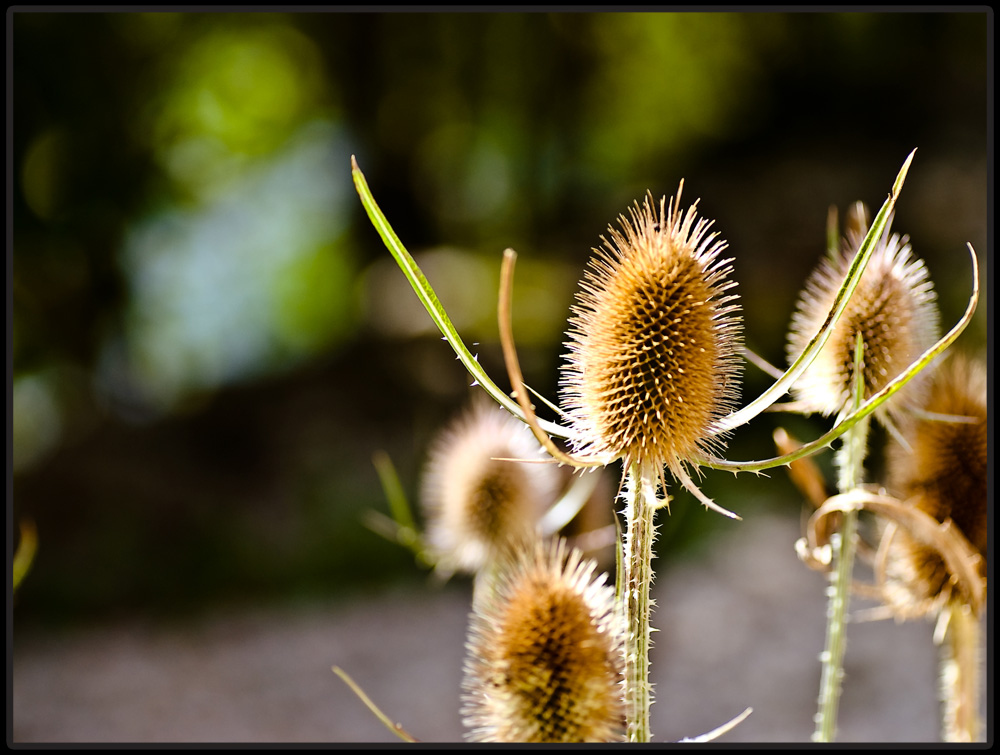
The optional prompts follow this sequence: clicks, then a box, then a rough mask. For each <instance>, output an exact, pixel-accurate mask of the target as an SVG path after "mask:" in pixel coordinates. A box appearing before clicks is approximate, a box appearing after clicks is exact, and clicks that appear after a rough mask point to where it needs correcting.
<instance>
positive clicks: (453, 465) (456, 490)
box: [421, 402, 560, 573]
mask: <svg viewBox="0 0 1000 755" xmlns="http://www.w3.org/2000/svg"><path fill="white" fill-rule="evenodd" d="M542 458H544V455H543V452H542V450H541V447H540V446H539V445H538V442H537V441H536V440H535V438H534V437H533V436H532V434H531V431H530V430H529V429H528V428H527V427H526V426H525V425H524V424H523V423H521V422H519V421H518V420H516V419H515V418H514V417H512V416H511V415H510V414H508V413H507V412H506V411H504V410H503V409H501V408H500V407H498V406H496V405H495V404H491V403H487V402H476V403H474V404H473V405H472V406H471V407H470V408H469V409H467V410H466V411H464V412H463V413H462V414H461V415H459V416H458V417H457V418H456V419H455V420H453V421H452V422H451V423H450V424H449V425H448V426H447V427H446V428H445V429H444V430H442V431H441V433H440V434H439V435H438V436H437V438H436V439H435V441H434V443H433V444H432V447H431V451H430V454H429V457H428V461H427V464H426V467H425V470H424V474H423V481H422V489H421V502H422V504H423V510H424V513H425V516H426V520H427V527H426V537H427V541H428V545H429V546H430V549H431V551H432V555H433V556H434V558H435V559H436V560H437V562H438V563H439V565H441V566H442V567H444V568H446V569H454V570H459V571H465V572H470V573H471V572H475V571H477V570H479V569H480V568H482V567H483V566H484V565H485V564H486V563H487V562H489V561H491V560H493V559H495V558H496V557H497V556H498V554H499V553H500V552H502V551H503V550H504V549H505V548H507V547H510V546H511V544H516V543H519V542H521V541H523V540H525V539H531V538H532V537H533V536H534V533H535V528H536V525H537V523H538V520H539V518H540V517H541V516H542V514H543V513H544V512H545V510H546V508H547V507H548V506H549V505H550V504H551V503H552V501H553V500H554V498H555V495H556V493H557V491H558V486H559V484H560V476H559V473H558V470H557V468H556V467H555V466H554V465H550V464H542V463H532V464H526V463H519V462H517V461H509V460H510V459H524V460H536V461H537V460H540V459H542Z"/></svg>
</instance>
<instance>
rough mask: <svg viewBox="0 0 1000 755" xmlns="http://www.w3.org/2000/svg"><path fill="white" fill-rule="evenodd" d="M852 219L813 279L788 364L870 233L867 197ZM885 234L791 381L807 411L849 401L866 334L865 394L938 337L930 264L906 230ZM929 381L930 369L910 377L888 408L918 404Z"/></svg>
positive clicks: (883, 414) (797, 317)
mask: <svg viewBox="0 0 1000 755" xmlns="http://www.w3.org/2000/svg"><path fill="white" fill-rule="evenodd" d="M852 213H853V214H852V217H851V218H850V219H849V223H848V230H847V234H846V236H845V238H844V240H843V243H842V247H841V249H840V251H839V252H838V251H836V250H834V251H832V253H831V254H830V255H829V256H827V257H826V258H825V259H824V260H823V261H822V262H821V263H820V265H819V267H817V268H816V270H815V271H814V272H813V274H812V276H811V277H810V278H809V280H808V281H807V283H806V286H805V289H804V290H803V292H802V294H801V296H800V298H799V302H798V306H797V307H796V311H795V314H794V315H793V317H792V325H791V329H790V332H789V335H788V346H787V352H788V357H789V364H791V363H792V362H794V360H795V359H796V358H797V357H798V356H799V355H800V354H801V353H802V352H803V350H804V349H805V347H806V344H807V343H808V342H809V340H810V339H811V338H812V337H813V336H814V335H815V334H816V333H817V332H818V331H819V330H820V328H821V326H822V325H823V321H824V319H825V318H826V315H827V312H829V310H830V308H831V306H832V305H833V301H834V298H835V297H836V295H837V291H838V289H839V288H840V285H841V283H842V281H843V279H844V276H845V275H846V274H847V270H848V268H849V267H850V264H851V261H852V259H853V258H854V255H855V253H856V252H857V250H858V249H859V248H860V246H861V243H862V241H863V240H864V237H865V234H866V233H867V226H868V221H867V210H866V209H865V207H864V205H863V204H861V203H860V202H859V203H858V204H857V205H855V207H854V208H853V211H852ZM891 225H892V219H891V218H890V219H889V223H888V224H887V226H886V231H885V234H884V235H883V236H882V239H880V240H879V242H878V244H877V246H876V248H875V249H874V251H873V252H872V255H871V258H870V259H869V261H868V265H867V267H866V268H865V271H864V273H863V274H862V276H861V280H860V282H859V283H858V286H857V288H856V289H855V291H854V294H853V295H852V296H851V299H850V301H848V303H847V307H846V308H845V309H844V312H843V314H842V315H841V317H840V320H838V322H837V325H836V327H835V328H834V331H833V333H832V334H831V335H830V338H829V340H828V341H827V342H826V344H825V345H824V347H823V349H822V350H821V351H820V353H819V355H818V356H817V357H816V359H815V360H814V361H813V362H812V364H811V365H810V366H809V367H808V368H807V369H806V371H805V372H804V373H803V374H802V376H801V377H800V378H799V379H798V381H796V383H795V385H794V386H793V387H792V393H793V394H794V396H795V397H796V399H798V401H799V402H800V403H801V404H802V405H803V407H804V408H805V409H806V410H808V411H815V412H820V413H821V414H823V415H824V416H829V415H832V414H838V413H840V412H842V411H844V410H845V408H847V407H848V405H849V403H850V400H851V396H852V387H853V386H854V361H855V360H854V352H855V342H856V338H857V334H858V333H860V334H861V340H862V346H863V348H864V354H863V373H862V376H861V377H862V380H863V387H864V398H866V399H867V398H869V397H871V396H872V395H873V394H874V393H876V392H878V391H879V390H880V389H881V388H882V387H883V386H885V385H886V384H887V383H888V382H890V381H891V380H892V379H893V378H895V377H896V376H897V375H899V374H900V373H901V372H903V370H905V369H906V368H907V367H908V366H909V365H910V363H911V362H913V361H914V360H915V359H916V358H917V357H919V356H920V354H922V353H923V352H924V350H926V349H927V348H928V347H930V346H931V345H932V344H933V343H934V342H935V341H936V340H937V332H938V313H937V307H936V303H935V302H936V295H935V293H934V288H933V284H932V283H931V281H930V279H929V277H928V273H927V268H926V267H925V266H924V263H923V262H922V261H921V260H919V259H917V258H915V257H914V256H913V250H912V248H911V247H910V244H909V241H908V239H907V237H906V236H902V237H900V236H899V235H898V234H892V235H891V236H890V235H889V228H890V227H891ZM925 384H926V381H925V379H924V377H923V373H921V374H920V375H918V376H917V377H915V378H914V379H913V380H911V381H910V382H909V383H907V385H906V386H905V387H904V388H903V389H901V390H900V391H899V392H898V393H896V394H895V395H894V396H893V397H892V398H891V399H890V400H889V401H887V402H886V404H885V405H884V409H885V411H883V407H880V409H879V412H878V416H879V417H880V418H881V419H886V418H887V416H888V415H887V412H892V413H893V414H898V410H899V409H900V408H902V407H904V406H908V405H909V406H912V405H916V404H919V402H920V397H921V395H922V388H923V386H924V385H925Z"/></svg>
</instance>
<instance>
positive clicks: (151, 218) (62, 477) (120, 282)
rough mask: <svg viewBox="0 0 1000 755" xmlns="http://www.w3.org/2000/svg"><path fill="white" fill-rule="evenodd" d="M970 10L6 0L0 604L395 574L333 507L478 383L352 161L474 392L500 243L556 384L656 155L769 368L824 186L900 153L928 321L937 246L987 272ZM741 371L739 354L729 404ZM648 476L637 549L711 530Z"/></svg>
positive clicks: (31, 606) (123, 607)
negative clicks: (607, 242)
mask: <svg viewBox="0 0 1000 755" xmlns="http://www.w3.org/2000/svg"><path fill="white" fill-rule="evenodd" d="M987 22H988V19H987V16H986V14H985V13H983V12H975V13H960V12H952V13H904V12H901V13H878V14H873V13H838V14H829V13H787V14H786V13H745V14H722V13H704V14H703V13H697V14H689V13H643V14H617V13H557V14H548V13H531V14H520V13H447V14H439V13H412V14H411V13H408V14H403V13H381V14H380V13H370V14H349V13H337V12H330V13H313V14H287V15H286V14H271V13H249V12H245V13H233V14H214V13H204V14H201V13H198V14H194V13H192V14H188V13H179V14H177V13H156V14H137V13H115V14H109V13H34V12H16V13H10V12H9V13H8V16H7V23H8V39H9V40H10V43H11V44H10V47H9V49H10V53H9V62H11V63H12V67H11V68H10V69H9V71H10V73H9V77H10V80H11V81H12V87H11V89H10V90H9V91H10V92H11V96H10V98H9V101H10V102H11V104H12V106H13V107H12V111H13V117H12V120H9V123H8V134H9V139H8V145H9V150H10V154H11V156H12V160H11V161H10V163H9V166H10V167H9V169H8V171H9V173H8V175H9V178H8V189H9V190H8V197H9V199H8V208H9V209H8V212H9V213H10V214H11V215H12V217H13V223H12V225H11V226H10V231H9V232H8V240H9V241H8V245H9V248H10V249H12V250H13V253H12V273H13V274H12V275H8V276H7V280H8V302H11V301H12V302H13V303H12V306H11V305H10V304H8V311H9V313H10V315H11V316H10V317H9V318H8V353H9V354H10V355H11V356H10V357H9V358H10V359H11V361H10V362H8V375H9V376H10V377H9V380H12V383H9V386H10V395H11V397H12V399H11V400H12V409H11V410H9V412H8V418H9V422H8V424H9V425H10V426H11V436H9V438H10V440H9V441H8V449H9V457H8V458H9V463H10V462H12V466H8V469H9V470H10V469H12V470H13V471H12V472H10V471H9V472H8V481H9V482H8V491H9V493H8V532H10V533H12V534H11V536H10V538H9V539H8V543H9V547H10V545H16V543H17V537H16V534H14V533H16V528H17V524H18V523H19V522H20V521H22V520H25V519H28V520H31V521H33V522H34V523H35V525H36V527H37V530H38V533H39V550H38V552H37V556H36V559H35V562H34V564H33V566H32V570H31V572H30V573H29V574H28V576H27V578H26V580H25V582H24V584H23V586H22V587H21V588H20V590H19V591H18V593H17V596H16V604H15V610H14V619H15V625H16V626H18V625H21V624H22V623H24V622H36V623H38V622H41V623H46V624H60V625H66V624H79V623H80V622H94V621H102V620H107V619H109V618H111V617H116V616H121V615H134V614H143V615H151V616H158V617H169V616H178V615H179V616H184V615H189V614H191V613H195V612H201V611H204V610H206V609H208V608H212V607H217V606H219V605H221V604H223V603H230V602H237V603H253V604H255V605H261V604H267V603H272V602H279V601H280V602H287V601H298V600H303V601H308V600H314V599H318V598H321V599H330V598H331V597H334V598H336V597H337V596H341V595H347V594H356V593H360V592H368V591H371V590H373V589H375V588H378V587H380V586H385V585H387V584H388V583H395V582H399V581H405V580H414V579H424V576H423V572H422V571H421V570H420V568H419V567H418V566H416V565H415V563H414V560H413V557H412V555H411V554H409V553H408V552H407V551H405V550H404V549H402V548H400V547H398V546H396V545H394V544H392V543H389V542H387V541H386V540H385V539H383V538H381V537H379V536H378V535H376V534H374V533H373V532H371V531H370V530H369V529H367V528H365V527H364V525H363V524H362V514H363V512H365V511H366V510H370V509H375V510H379V511H383V512H385V511H387V505H386V501H385V496H384V495H383V492H382V490H381V487H380V485H379V481H378V476H377V475H376V472H375V468H374V466H373V464H372V455H373V453H375V452H376V451H379V450H384V451H386V452H387V453H388V454H389V456H390V457H391V459H392V460H393V462H394V464H395V466H396V468H397V470H398V472H399V475H400V478H401V480H402V482H403V485H404V488H405V489H406V491H407V493H408V495H409V496H410V498H411V500H414V499H415V496H416V490H417V485H418V480H419V473H420V466H421V464H422V463H423V460H424V458H425V453H426V451H427V447H428V444H429V442H430V440H431V439H432V437H433V435H434V433H435V432H436V431H437V430H438V428H440V427H441V425H442V423H443V422H445V421H446V420H447V419H448V418H449V417H451V416H452V415H453V414H454V412H455V411H457V410H458V409H459V408H460V407H461V406H462V405H464V404H465V403H466V402H467V401H468V399H469V398H470V397H471V395H472V394H473V393H474V391H473V390H471V389H469V388H468V383H469V379H468V377H467V375H466V374H465V373H464V370H463V369H462V368H461V366H460V365H459V364H458V363H457V362H455V361H454V358H453V355H452V354H451V352H450V351H449V349H448V347H447V345H446V344H444V343H442V341H441V340H440V336H439V334H437V333H436V332H435V331H433V329H432V326H431V324H430V320H429V318H428V317H427V316H426V314H424V313H423V311H422V310H421V309H420V307H419V304H418V303H417V302H416V298H415V297H414V296H413V294H412V291H410V289H409V287H408V285H407V284H406V282H405V280H404V279H403V277H402V274H401V273H399V271H398V270H396V269H395V267H394V265H393V263H392V260H391V258H390V257H389V254H388V252H387V251H386V250H385V248H384V246H383V245H382V243H381V241H380V239H379V238H378V235H377V234H376V232H375V231H374V229H373V228H372V226H371V225H370V223H369V222H368V220H367V218H366V216H365V214H364V211H363V209H362V207H361V205H360V202H359V201H358V199H357V195H356V194H355V192H354V189H353V186H352V182H351V173H350V156H351V155H352V154H355V155H357V158H358V161H359V164H360V166H361V168H362V170H363V171H364V172H365V175H366V177H367V179H368V182H369V185H370V187H371V189H372V191H373V193H374V195H375V198H376V199H377V201H378V202H379V203H380V205H381V207H382V209H383V210H384V211H385V213H386V215H387V216H388V218H389V220H390V221H391V222H392V223H393V224H394V227H395V229H396V231H397V233H398V234H399V236H400V238H401V239H402V241H403V242H404V244H406V245H407V247H408V248H409V249H410V251H411V252H413V253H414V254H416V255H418V259H419V260H420V261H422V262H423V263H424V264H425V266H426V267H425V269H426V272H427V275H428V278H429V279H430V281H431V283H432V284H433V285H434V286H435V287H436V288H437V289H438V293H439V295H440V297H441V299H442V301H443V303H444V305H445V307H446V308H447V309H448V310H449V313H450V314H451V316H452V318H453V320H454V321H455V323H456V325H457V326H458V328H459V330H460V332H461V333H462V335H463V337H464V338H465V340H466V342H467V343H470V344H471V343H475V344H476V346H475V347H474V348H475V349H476V350H477V352H478V354H479V358H480V362H481V363H482V364H483V365H484V366H485V368H486V369H487V371H488V372H489V373H490V374H491V375H492V376H494V379H495V380H496V381H497V382H498V384H499V385H501V386H506V379H505V373H504V371H503V366H502V362H501V359H500V350H499V345H498V343H497V337H496V325H495V312H494V306H495V297H496V280H497V277H498V269H499V262H500V255H501V252H502V250H503V249H504V248H506V247H508V246H512V247H514V248H515V249H517V250H518V252H519V254H520V258H519V266H518V277H517V280H516V282H515V287H516V291H517V293H516V301H515V307H516V310H515V312H516V317H517V322H516V325H515V326H516V329H517V334H518V339H519V350H520V354H521V359H522V366H523V368H524V371H525V376H526V379H527V381H528V382H529V383H530V384H531V385H533V386H534V387H535V388H537V389H539V390H540V391H541V392H542V393H543V394H544V395H547V396H549V397H551V398H554V397H555V396H556V390H557V379H558V368H559V365H560V363H561V362H560V359H561V354H562V352H563V347H562V345H561V341H562V339H563V331H564V329H565V320H566V317H567V315H568V308H569V305H570V303H571V301H572V296H573V293H574V291H575V288H576V282H577V280H578V279H579V277H580V275H581V273H582V270H583V268H584V266H585V264H586V261H587V259H588V256H589V254H590V250H591V248H592V247H594V246H596V245H598V244H599V243H600V240H599V236H600V235H601V234H602V233H604V232H605V229H606V228H607V226H608V224H609V223H611V222H612V221H613V220H614V219H615V218H616V217H617V216H618V214H619V213H622V212H625V211H626V210H627V208H628V206H629V205H630V204H631V203H632V202H633V201H634V200H636V199H641V197H642V196H643V194H644V193H645V192H646V191H647V190H649V191H651V192H652V193H653V194H654V195H655V196H660V195H663V194H668V195H671V194H673V193H674V192H675V191H676V188H677V184H678V181H679V180H680V179H682V178H683V179H684V181H685V184H684V197H685V199H686V200H694V199H696V198H699V197H700V198H701V203H700V211H701V212H702V213H703V214H704V215H705V216H707V217H709V218H713V219H714V220H715V229H716V230H718V231H719V232H720V233H721V234H722V236H723V237H724V238H725V239H727V240H728V242H729V245H730V248H729V251H728V252H727V254H729V255H731V256H732V257H733V258H734V260H735V261H734V274H733V277H734V278H735V279H736V280H737V281H738V282H739V286H738V289H737V290H738V293H739V294H740V295H741V298H742V306H743V312H744V318H745V337H746V341H747V344H748V346H750V347H751V348H753V349H754V350H755V351H756V352H757V353H759V354H761V355H762V356H764V357H765V358H766V359H768V360H770V361H771V362H772V363H780V362H782V360H783V344H784V339H785V332H786V329H787V325H788V322H789V319H790V316H791V312H792V310H793V307H794V303H795V300H796V297H797V295H798V292H799V290H800V288H801V286H802V284H803V282H804V281H805V279H806V277H807V276H808V274H809V273H810V271H811V270H812V268H813V267H814V265H815V264H816V263H817V262H818V260H819V259H820V256H821V255H822V253H823V251H824V248H825V232H826V228H825V226H826V218H827V212H828V209H829V207H830V206H831V205H832V206H836V207H837V208H839V209H840V211H841V212H844V211H845V210H846V208H847V207H848V206H849V205H850V203H852V202H855V201H858V200H862V201H864V202H866V203H868V204H869V206H870V207H871V208H872V210H873V211H874V210H876V209H877V208H878V207H879V206H880V204H881V203H882V201H883V200H884V199H885V197H886V194H887V192H888V190H889V188H890V186H891V184H892V181H893V179H894V177H895V176H896V173H897V171H898V169H899V167H900V166H901V165H902V163H903V161H904V159H905V157H906V155H907V154H908V153H909V152H910V151H911V150H912V149H914V148H918V151H917V154H916V157H915V159H914V162H913V165H912V167H911V170H910V174H909V177H908V179H907V182H906V185H905V187H904V189H903V193H902V196H901V198H900V200H899V203H898V205H897V213H896V220H895V224H894V229H895V230H898V231H900V232H902V233H906V234H908V235H909V236H910V237H911V239H912V242H913V246H914V250H915V253H916V254H917V256H919V257H921V258H922V259H924V260H925V261H926V263H927V265H928V267H929V270H930V274H931V278H932V279H933V281H934V284H935V287H936V289H937V291H938V293H939V296H940V311H941V319H942V329H946V328H948V327H950V326H951V324H952V323H954V322H955V321H956V320H957V319H958V317H959V316H960V315H961V312H962V311H963V309H964V307H965V304H966V301H967V297H968V294H969V291H970V281H971V274H970V264H969V260H968V253H967V251H966V250H965V245H966V243H967V242H970V243H971V244H973V245H974V247H975V249H976V251H977V254H978V257H979V264H980V272H981V275H982V279H983V281H987V280H989V279H990V277H989V276H990V262H991V258H989V257H988V255H987V227H988V226H987V197H988V196H989V192H988V189H991V188H992V184H991V183H988V163H987V154H988V150H987V146H988V138H987V135H988V134H990V135H991V133H992V132H991V131H988V128H987V127H988V121H987V118H988V116H991V115H992V110H991V108H992V100H991V99H990V98H989V97H988V95H990V94H991V91H992V90H991V89H990V88H989V85H990V83H991V82H990V81H989V79H988V75H987V71H988V54H991V53H992V50H991V48H989V49H988V45H987V32H988V26H987ZM990 22H991V19H990ZM989 31H990V33H992V29H991V28H990V29H989ZM990 126H991V124H990ZM8 264H9V265H11V263H10V262H9V263H8ZM988 305H989V302H988V292H987V291H986V290H985V285H984V291H983V294H982V298H981V301H980V306H979V309H978V311H977V314H976V316H975V319H974V321H973V323H972V324H971V325H970V327H969V328H968V330H967V331H966V332H965V333H964V334H963V336H962V337H961V340H960V342H959V347H960V348H963V349H965V350H968V351H972V352H973V353H977V354H979V355H985V344H986V332H987V327H986V323H987V321H988V320H987V307H988ZM767 384H768V379H767V378H765V377H764V376H763V375H762V373H761V372H760V371H759V370H757V369H756V368H753V367H748V368H747V369H746V372H745V380H744V400H747V399H749V398H752V397H753V396H754V395H756V394H757V393H758V392H759V391H760V390H761V389H763V388H764V387H766V385H767ZM779 421H780V422H781V423H782V424H785V425H787V426H788V427H790V428H792V429H793V430H794V431H795V432H796V433H798V434H799V435H800V436H801V437H803V438H809V437H814V436H815V435H818V434H819V433H820V432H821V431H822V429H823V427H824V425H823V423H822V422H816V421H812V420H809V421H807V420H803V419H789V420H785V419H784V418H781V419H780V420H779V418H778V415H764V416H763V417H761V418H759V419H758V420H756V421H755V422H754V423H753V424H752V425H751V427H750V428H747V429H746V430H744V431H740V432H738V433H736V435H735V436H734V437H733V438H732V441H731V444H730V452H729V456H730V458H734V459H750V458H764V457H769V456H772V455H774V451H773V446H772V444H771V441H770V434H771V432H772V430H773V429H774V427H775V426H776V424H778V422H779ZM877 437H878V436H877V435H876V439H877ZM828 456H829V454H825V455H824V456H823V457H821V458H820V461H821V463H822V464H823V465H825V466H826V467H828V466H829V459H828ZM877 473H878V454H877V452H876V453H875V455H874V457H873V461H872V472H871V474H872V476H873V477H875V476H877ZM616 474H617V470H614V471H612V472H611V476H612V477H614V476H615V475H616ZM614 482H616V480H613V481H612V483H614ZM702 486H703V489H704V490H705V491H706V492H707V493H709V494H710V495H712V496H714V497H715V498H716V499H717V500H718V501H719V502H720V503H721V504H722V505H723V506H725V507H727V508H729V509H732V510H734V511H736V512H737V513H739V514H740V515H742V516H743V517H744V518H750V517H753V516H754V515H755V512H763V511H765V510H766V511H769V512H778V513H781V514H786V515H787V516H788V517H792V518H798V517H799V516H800V515H801V512H802V508H803V504H802V501H801V497H800V496H799V495H798V494H797V493H796V492H795V491H794V489H793V488H792V487H791V486H790V485H789V483H788V482H787V480H786V475H785V473H784V471H783V470H775V471H774V472H773V473H772V474H771V477H770V478H769V479H768V478H757V477H754V476H741V477H740V478H738V479H735V480H734V478H733V477H732V476H731V475H723V474H719V473H713V472H710V471H709V472H708V473H707V475H706V477H705V478H704V480H703V481H702ZM612 487H613V484H612ZM675 492H676V500H675V501H674V503H673V504H672V509H671V510H672V514H671V515H670V516H669V517H667V516H662V517H661V518H660V522H661V537H660V539H659V541H658V548H659V553H660V557H661V560H660V561H658V562H657V563H658V567H657V568H658V569H666V568H669V564H670V563H671V559H673V558H681V557H683V556H684V555H685V554H687V553H691V552H692V551H694V550H697V549H699V548H703V547H705V546H706V545H707V544H710V543H711V536H712V534H713V533H714V532H716V531H717V530H718V529H719V528H722V527H725V528H727V529H729V528H732V527H734V526H738V524H734V523H732V522H728V521H725V520H723V519H722V518H721V517H718V515H716V514H711V513H707V512H705V511H704V510H703V509H702V508H701V507H699V506H697V504H696V503H695V502H694V501H693V499H691V497H690V496H688V494H687V493H685V492H684V491H675ZM609 505H610V504H609ZM803 568H805V567H803ZM8 584H10V583H9V582H8ZM817 641H818V639H817Z"/></svg>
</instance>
